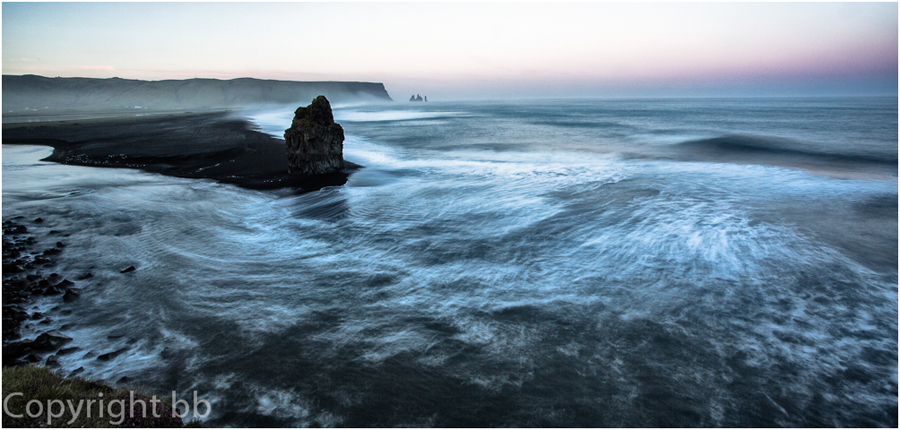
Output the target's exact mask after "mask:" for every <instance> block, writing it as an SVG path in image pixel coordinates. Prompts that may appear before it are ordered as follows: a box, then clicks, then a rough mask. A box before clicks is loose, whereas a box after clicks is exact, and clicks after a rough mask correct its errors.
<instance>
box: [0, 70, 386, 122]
mask: <svg viewBox="0 0 900 430" xmlns="http://www.w3.org/2000/svg"><path fill="white" fill-rule="evenodd" d="M320 94H321V95H325V96H326V97H328V99H329V100H331V101H333V102H337V103H340V102H360V101H363V102H365V101H372V102H379V101H391V97H390V96H389V95H388V93H387V90H385V88H384V84H381V83H376V82H330V81H325V82H298V81H276V80H262V79H253V78H239V79H231V80H219V79H185V80H164V81H140V80H134V79H120V78H109V79H94V78H47V77H43V76H37V75H22V76H16V75H3V115H4V116H10V115H12V116H15V115H34V114H39V113H47V114H53V113H72V112H92V111H94V112H96V111H118V110H125V109H130V110H132V111H135V110H136V107H139V108H140V109H142V110H143V109H148V110H152V111H173V110H217V109H232V108H242V107H250V106H255V105H261V104H293V105H295V106H296V105H297V104H299V103H300V102H301V101H305V100H311V99H313V98H314V97H316V96H318V95H320ZM45 107H46V109H45ZM26 108H28V109H27V110H26ZM35 109H37V110H38V111H37V112H35Z"/></svg>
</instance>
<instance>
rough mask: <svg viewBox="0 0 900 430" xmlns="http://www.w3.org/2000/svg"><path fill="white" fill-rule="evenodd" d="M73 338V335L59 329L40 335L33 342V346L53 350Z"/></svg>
mask: <svg viewBox="0 0 900 430" xmlns="http://www.w3.org/2000/svg"><path fill="white" fill-rule="evenodd" d="M71 340H72V338H71V337H69V336H66V335H64V334H62V333H60V332H58V331H48V332H47V333H43V334H41V335H40V336H38V337H37V338H36V339H35V340H34V342H32V343H31V348H32V349H34V350H37V351H52V350H54V349H57V348H59V347H60V345H62V344H64V343H66V342H69V341H71Z"/></svg>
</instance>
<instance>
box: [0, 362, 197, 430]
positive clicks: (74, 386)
mask: <svg viewBox="0 0 900 430" xmlns="http://www.w3.org/2000/svg"><path fill="white" fill-rule="evenodd" d="M17 393H22V395H17ZM152 397H153V396H152V395H147V394H146V393H144V392H139V391H134V390H119V389H115V388H112V387H110V386H108V385H106V384H103V383H99V382H94V381H89V380H87V379H84V378H78V377H75V378H68V379H67V378H63V377H61V376H59V375H56V374H54V373H53V372H52V371H51V370H50V369H48V368H46V367H37V366H18V367H4V368H3V400H4V405H5V409H4V410H3V412H2V413H3V427H7V428H8V427H185V425H184V422H183V421H182V420H181V418H179V417H177V416H174V417H173V416H172V406H171V405H169V403H168V402H165V401H161V400H163V399H162V398H160V397H156V398H157V399H158V400H160V401H159V402H157V403H156V411H157V415H158V417H155V416H154V415H153V411H152V406H151V399H152ZM132 399H134V416H131V410H132V409H131V405H132ZM101 400H102V402H103V403H102V405H103V411H102V412H101V410H100V405H101V403H100V401H101ZM139 400H142V401H143V402H144V404H146V405H147V406H146V417H145V416H144V413H143V407H142V404H141V403H139V402H138V401H139ZM35 401H36V402H35ZM37 403H39V404H40V405H41V408H38V406H37ZM28 404H31V405H30V406H31V409H29V411H30V413H31V416H29V414H28V413H26V409H25V408H26V405H28ZM79 404H80V405H82V406H81V409H80V410H79ZM88 405H90V407H88ZM39 410H40V413H38V411H39ZM7 412H9V413H7ZM110 412H112V414H110ZM11 415H21V416H20V417H15V416H11ZM48 420H49V422H48ZM199 424H200V423H199V422H198V421H192V422H190V423H189V424H188V426H189V427H199Z"/></svg>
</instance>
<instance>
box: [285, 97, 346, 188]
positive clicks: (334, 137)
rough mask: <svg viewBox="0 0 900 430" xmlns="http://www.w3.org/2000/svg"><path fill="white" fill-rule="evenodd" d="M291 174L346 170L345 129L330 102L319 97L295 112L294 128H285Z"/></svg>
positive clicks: (321, 173)
mask: <svg viewBox="0 0 900 430" xmlns="http://www.w3.org/2000/svg"><path fill="white" fill-rule="evenodd" d="M284 141H285V145H286V148H285V149H286V151H287V160H288V174H290V175H292V176H304V177H305V176H315V175H323V174H326V173H334V172H339V171H341V170H343V169H344V129H343V128H342V127H341V125H340V124H337V123H335V122H334V116H333V115H332V113H331V104H330V103H328V99H326V98H325V96H319V97H316V99H315V100H313V101H312V103H311V104H310V105H309V106H307V107H300V108H297V110H296V111H295V112H294V121H293V122H291V128H289V129H287V130H285V131H284Z"/></svg>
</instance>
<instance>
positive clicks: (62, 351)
mask: <svg viewBox="0 0 900 430" xmlns="http://www.w3.org/2000/svg"><path fill="white" fill-rule="evenodd" d="M75 351H78V347H77V346H73V347H71V348H62V349H60V350H59V351H56V355H66V354H71V353H73V352H75Z"/></svg>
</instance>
